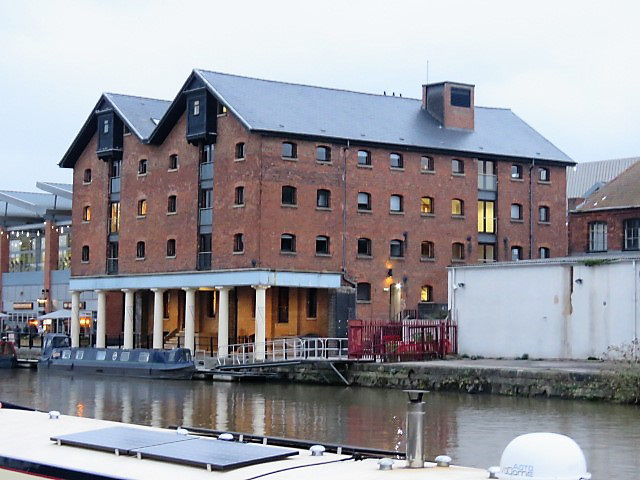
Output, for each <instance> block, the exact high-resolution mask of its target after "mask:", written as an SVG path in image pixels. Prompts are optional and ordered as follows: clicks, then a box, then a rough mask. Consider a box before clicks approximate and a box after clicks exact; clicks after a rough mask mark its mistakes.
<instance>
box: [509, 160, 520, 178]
mask: <svg viewBox="0 0 640 480" xmlns="http://www.w3.org/2000/svg"><path fill="white" fill-rule="evenodd" d="M511 178H513V179H518V180H519V179H521V178H522V165H516V164H513V165H511Z"/></svg>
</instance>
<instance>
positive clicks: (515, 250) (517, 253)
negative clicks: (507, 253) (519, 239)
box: [511, 246, 522, 262]
mask: <svg viewBox="0 0 640 480" xmlns="http://www.w3.org/2000/svg"><path fill="white" fill-rule="evenodd" d="M520 260H522V247H518V246H513V247H511V261H512V262H518V261H520Z"/></svg>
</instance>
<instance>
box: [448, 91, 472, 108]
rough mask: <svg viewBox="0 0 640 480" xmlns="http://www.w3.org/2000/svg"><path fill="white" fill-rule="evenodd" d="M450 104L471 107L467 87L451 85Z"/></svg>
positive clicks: (469, 93) (469, 92)
mask: <svg viewBox="0 0 640 480" xmlns="http://www.w3.org/2000/svg"><path fill="white" fill-rule="evenodd" d="M451 105H453V106H454V107H464V108H470V107H471V90H469V89H468V88H459V87H451Z"/></svg>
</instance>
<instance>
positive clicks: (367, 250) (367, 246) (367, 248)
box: [358, 238, 371, 257]
mask: <svg viewBox="0 0 640 480" xmlns="http://www.w3.org/2000/svg"><path fill="white" fill-rule="evenodd" d="M358 255H359V256H362V257H370V256H371V239H369V238H359V239H358Z"/></svg>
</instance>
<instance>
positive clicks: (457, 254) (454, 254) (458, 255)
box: [451, 242, 464, 261]
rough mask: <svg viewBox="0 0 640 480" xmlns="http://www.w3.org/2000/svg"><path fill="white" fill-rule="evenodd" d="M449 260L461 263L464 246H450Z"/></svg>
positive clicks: (457, 243)
mask: <svg viewBox="0 0 640 480" xmlns="http://www.w3.org/2000/svg"><path fill="white" fill-rule="evenodd" d="M451 260H453V261H461V260H464V244H462V243H460V242H455V243H453V244H452V245H451Z"/></svg>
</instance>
